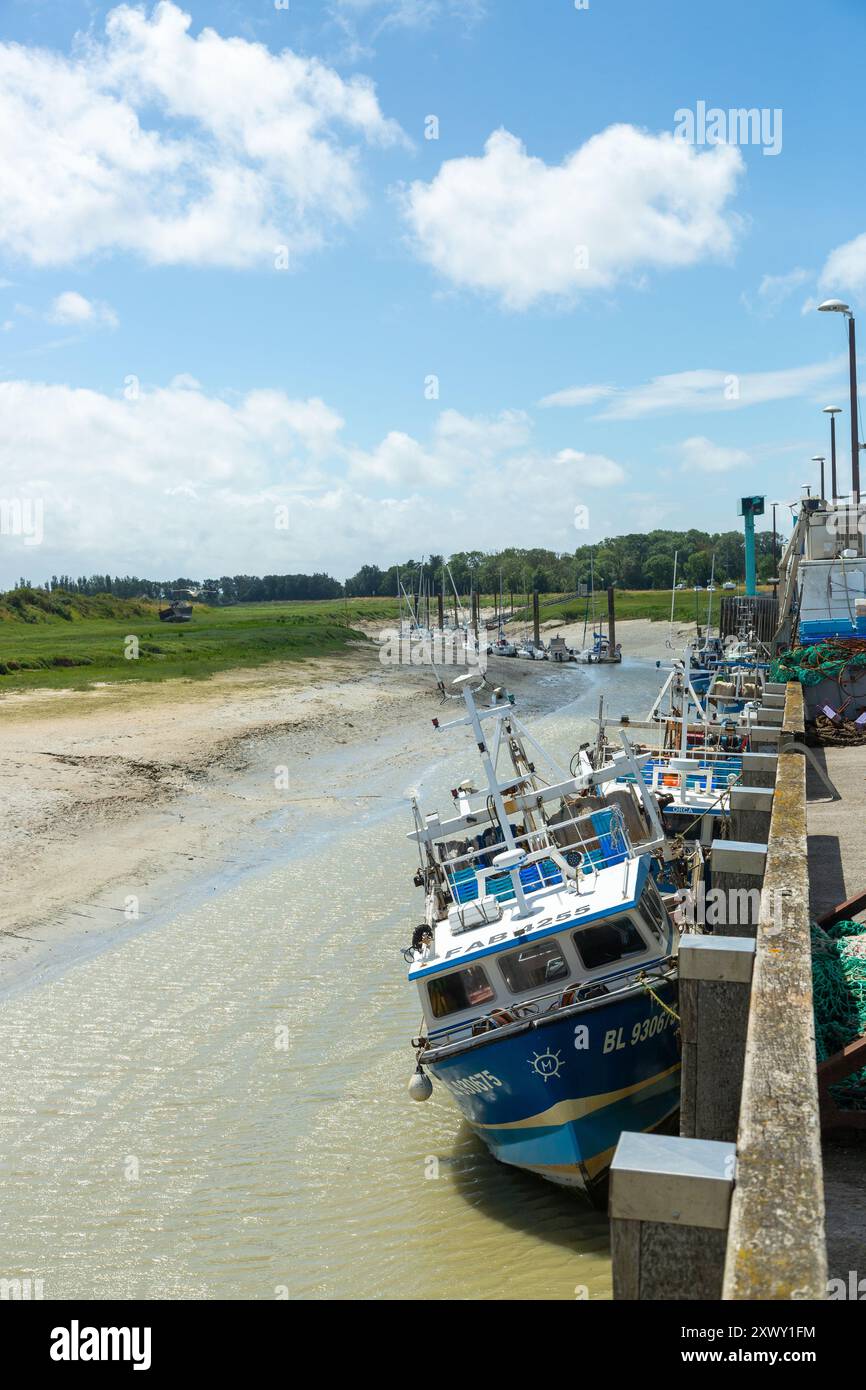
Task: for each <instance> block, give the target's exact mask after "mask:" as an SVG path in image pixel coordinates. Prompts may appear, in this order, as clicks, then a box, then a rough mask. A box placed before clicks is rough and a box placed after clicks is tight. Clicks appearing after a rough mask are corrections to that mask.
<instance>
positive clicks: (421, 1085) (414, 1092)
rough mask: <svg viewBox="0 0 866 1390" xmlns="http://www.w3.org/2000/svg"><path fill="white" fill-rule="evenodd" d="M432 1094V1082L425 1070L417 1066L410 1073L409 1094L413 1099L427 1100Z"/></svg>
mask: <svg viewBox="0 0 866 1390" xmlns="http://www.w3.org/2000/svg"><path fill="white" fill-rule="evenodd" d="M432 1094H433V1082H432V1081H431V1080H430V1078H429V1076H428V1075H427V1073H426V1072H425V1071H422V1070H421V1068H420V1067H419V1068H418V1070H417V1071H415V1072H413V1073H412V1076H411V1079H410V1081H409V1095H410V1096H411V1097H412V1099H413V1100H429V1099H430V1097H431V1095H432Z"/></svg>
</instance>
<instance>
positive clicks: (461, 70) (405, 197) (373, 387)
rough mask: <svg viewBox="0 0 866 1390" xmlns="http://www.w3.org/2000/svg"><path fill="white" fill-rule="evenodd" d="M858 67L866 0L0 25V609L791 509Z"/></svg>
mask: <svg viewBox="0 0 866 1390" xmlns="http://www.w3.org/2000/svg"><path fill="white" fill-rule="evenodd" d="M864 43H866V7H864V6H863V4H862V2H861V0H822V3H821V4H820V5H817V4H814V3H813V0H761V4H760V5H755V3H754V0H726V3H725V4H724V5H720V6H716V7H712V17H711V20H710V19H708V21H707V22H706V23H703V24H700V25H699V24H697V23H696V22H695V11H694V4H693V0H655V3H652V4H648V3H646V0H590V3H589V6H588V8H578V6H577V5H576V4H575V0H196V3H190V2H189V0H188V2H187V3H185V4H183V5H175V4H173V3H161V4H156V5H151V4H149V3H148V4H146V5H142V6H131V5H119V6H118V5H106V4H102V3H93V2H91V0H87V2H86V3H81V0H68V3H66V4H64V5H62V6H60V5H58V4H57V3H56V2H55V0H5V3H4V5H3V6H2V8H0V137H2V150H3V159H2V162H0V450H2V474H0V586H8V585H9V584H11V583H14V582H15V581H16V580H17V578H18V577H19V575H24V576H27V577H29V578H31V579H33V580H35V581H37V582H41V581H42V580H43V579H45V578H46V577H47V576H49V575H51V574H52V573H60V572H64V571H66V572H72V573H73V574H76V575H77V574H81V573H90V572H92V571H100V572H104V571H106V570H107V571H111V572H112V573H121V574H125V573H138V574H145V575H148V576H152V577H162V576H175V575H179V574H191V575H193V576H197V577H207V576H213V575H216V576H219V575H220V574H225V573H238V572H247V573H266V572H276V573H286V572H297V571H311V570H321V569H325V570H328V571H330V572H331V573H333V574H335V575H336V576H337V577H338V578H343V577H345V575H347V574H350V573H352V572H353V571H354V570H355V569H357V568H358V567H359V565H360V564H361V563H363V562H364V561H378V562H379V563H381V564H389V563H391V562H393V561H395V560H400V559H404V558H406V557H407V556H409V555H412V554H414V555H418V554H421V553H424V552H428V551H431V550H432V551H445V552H449V551H453V550H458V549H466V548H481V549H491V548H499V547H501V546H503V545H508V544H511V545H545V546H549V547H551V548H553V549H557V550H567V549H573V548H574V546H575V545H577V544H583V543H585V542H587V541H595V540H599V539H601V538H602V537H603V536H605V535H609V534H615V533H618V532H622V531H626V530H638V529H644V528H647V529H648V528H651V527H653V526H667V525H670V526H689V525H695V526H705V527H719V528H727V527H729V526H734V525H736V524H737V523H736V500H737V498H738V497H739V496H740V495H741V494H744V493H751V492H757V491H760V492H765V493H766V494H767V495H768V497H771V498H773V499H776V498H778V499H789V498H793V497H795V496H796V495H797V494H798V493H799V490H800V486H801V484H802V483H803V482H804V481H806V480H807V479H809V480H811V477H812V474H813V473H814V472H815V466H814V465H812V464H811V463H810V462H809V460H810V458H811V456H812V455H813V454H815V453H819V452H825V451H826V448H825V446H826V417H825V416H823V415H822V414H821V407H822V406H824V405H827V404H838V405H840V406H843V407H845V409H846V414H845V415H843V416H842V417H841V422H840V423H841V439H842V440H845V439H847V429H848V425H847V380H846V357H845V342H844V332H843V330H844V323H843V320H842V319H841V317H839V316H835V315H818V314H817V313H816V312H815V311H814V310H815V305H816V304H817V303H818V302H819V301H820V300H821V299H823V298H825V297H827V296H830V295H833V296H841V297H843V298H845V299H847V300H848V301H849V302H850V303H851V304H852V305H853V306H854V307H855V309H856V308H857V307H858V305H859V301H860V298H861V297H862V296H863V295H864V294H866V194H864V192H863V190H862V189H861V187H860V182H861V181H860V180H859V179H858V177H857V175H858V170H859V164H858V160H859V157H860V156H859V152H860V151H861V150H862V148H863V144H864V122H866V117H864V114H863V110H862V106H863V104H862V102H859V101H857V100H852V99H851V92H852V90H854V88H852V86H851V83H852V81H853V82H854V83H855V88H856V71H857V68H856V64H855V63H854V58H855V56H856V55H858V54H862V52H863V51H864ZM849 62H850V63H851V70H850V72H849V71H846V63H849ZM751 109H754V110H755V111H756V112H758V113H763V117H762V120H757V119H756V120H754V121H751V120H750V121H748V122H746V121H745V120H741V119H740V118H738V117H736V116H735V115H732V114H731V113H734V112H736V111H746V110H751ZM713 113H715V114H713ZM864 332H866V325H864ZM864 350H866V338H864ZM840 454H842V456H843V457H844V465H843V467H844V470H845V473H846V476H847V450H844V451H842V450H840ZM15 502H19V503H21V504H22V507H23V510H19V515H20V516H21V517H23V518H24V520H22V522H21V524H20V525H18V524H17V523H16V513H15V508H14V506H13V505H12V504H13V503H15ZM37 505H38V508H39V509H40V512H41V517H42V521H41V526H39V527H38V528H36V527H35V526H33V525H32V524H30V525H29V526H28V525H27V519H28V518H31V521H32V517H33V516H34V515H35V514H36V513H35V508H36V507H37ZM28 508H29V510H28ZM286 516H288V525H285V524H284V523H285V518H286ZM576 518H577V520H576ZM37 529H38V532H39V534H38V535H37ZM24 531H26V532H27V534H21V533H22V532H24ZM16 532H17V534H16Z"/></svg>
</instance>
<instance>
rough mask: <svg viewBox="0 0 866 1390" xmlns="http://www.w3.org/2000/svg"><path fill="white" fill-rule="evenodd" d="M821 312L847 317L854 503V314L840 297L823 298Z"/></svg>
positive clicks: (856, 455)
mask: <svg viewBox="0 0 866 1390" xmlns="http://www.w3.org/2000/svg"><path fill="white" fill-rule="evenodd" d="M818 310H819V312H820V313H822V314H844V315H845V316H846V318H847V319H848V379H849V390H850V394H851V491H852V493H853V495H854V505H855V507H856V506H857V504H858V502H859V501H860V441H859V440H858V438H857V347H856V344H855V341H854V315H853V314H852V313H851V309H850V306H849V305H847V304H845V303H843V301H842V300H841V299H825V300H824V303H823V304H819V305H818Z"/></svg>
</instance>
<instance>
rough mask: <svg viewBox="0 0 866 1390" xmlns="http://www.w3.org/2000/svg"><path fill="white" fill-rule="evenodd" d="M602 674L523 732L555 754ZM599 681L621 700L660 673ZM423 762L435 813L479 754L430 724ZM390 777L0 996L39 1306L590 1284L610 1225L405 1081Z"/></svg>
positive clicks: (637, 672) (571, 736)
mask: <svg viewBox="0 0 866 1390" xmlns="http://www.w3.org/2000/svg"><path fill="white" fill-rule="evenodd" d="M609 675H610V673H609V672H604V673H603V676H601V677H596V678H595V680H593V678H592V677H591V676H583V678H582V680H580V681H579V682H577V683H576V684H579V685H580V690H581V694H580V697H579V699H578V700H577V701H576V702H575V703H574V704H573V705H571V706H569V707H568V708H567V709H566V710H564V711H560V712H559V713H557V714H553V715H550V716H548V717H547V718H545V719H544V720H542V721H540V722H539V723H537V724H536V723H534V724H533V728H534V729H537V730H538V731H539V732H540V733H541V734H542V736H543V738H544V740H545V741H547V742H549V743H550V745H551V747H553V748H557V747H558V748H559V749H561V750H562V751H566V750H570V751H573V749H574V747H575V746H576V742H577V741H578V740H579V738H580V737H585V736H586V734H587V733H588V731H589V726H588V724H587V722H586V714H587V712H588V711H589V710H591V709H594V705H595V703H596V699H597V695H596V693H595V692H596V690H597V685H596V681H597V680H599V679H602V678H604V677H606V676H609ZM617 676H618V677H619V679H618V680H617V682H616V689H617V701H618V706H617V709H616V711H615V712H617V713H618V712H619V705H620V704H621V706H622V708H623V709H629V710H631V711H634V710H635V709H642V708H644V707H645V706H646V704H647V703H648V699H647V696H650V697H651V695H652V694H653V693H654V691H655V689H656V688H657V685H658V683H659V677H658V673H657V672H656V671H655V669H654V667H649V666H647V667H640V666H635V667H633V668H626V667H623V668H622V671H621V672H618V673H617ZM572 689H574V687H572ZM554 694H556V692H555V691H554ZM561 697H562V692H559V695H558V698H561ZM413 751H414V750H413ZM437 753H438V754H439V755H440V756H439V760H438V761H433V757H434V755H435V754H437ZM442 754H448V755H449V756H447V757H443V756H442ZM425 762H426V763H427V771H426V773H423V774H422V775H421V776H420V777H419V776H417V775H416V776H414V777H413V778H411V780H412V782H413V784H414V785H416V786H419V785H420V789H421V791H422V793H423V794H424V796H425V798H426V799H427V800H428V808H429V807H430V806H432V805H434V804H436V801H437V799H439V800H440V802H441V798H437V797H436V796H433V795H431V792H432V791H434V790H438V789H444V788H445V787H447V786H449V785H451V781H450V780H449V779H450V778H452V777H453V774H454V772H455V770H457V769H458V768H459V769H461V770H465V771H466V772H468V771H474V768H473V767H472V764H471V755H470V761H468V762H467V761H464V760H463V759H462V758H461V759H459V760H455V758H454V756H453V754H451V750H450V749H449V748H448V747H447V746H446V745H444V744H443V743H441V741H440V744H439V745H437V747H436V748H434V747H433V746H432V744H431V746H430V747H429V748H422V749H419V750H418V754H417V762H416V765H417V766H421V767H422V768H423V765H424V764H425ZM406 780H407V779H406V777H405V774H404V773H401V771H400V769H399V767H396V766H395V770H394V772H393V774H392V777H391V785H390V786H389V784H388V782H389V779H388V778H387V777H385V778H384V779H380V780H379V782H378V783H377V785H376V787H375V790H376V791H377V793H378V795H379V797H380V800H378V801H376V802H371V801H369V800H361V799H360V797H361V794H362V793H365V792H369V790H370V785H369V782H368V781H365V780H364V779H363V777H362V776H360V775H359V776H358V781H357V790H358V794H359V799H358V801H357V803H356V806H355V810H354V814H353V815H351V816H347V815H346V814H345V813H344V814H343V815H341V816H340V817H339V818H335V820H334V822H333V824H327V823H326V824H323V825H320V826H317V827H315V828H312V829H311V828H310V827H309V825H307V826H306V829H305V831H304V833H302V827H301V826H300V825H298V826H297V827H296V831H297V833H295V834H291V835H288V836H287V840H286V855H287V856H289V857H286V858H283V859H282V860H281V861H280V862H278V863H275V864H274V866H273V867H272V868H270V869H269V870H267V871H266V872H262V871H259V872H257V873H256V874H255V875H252V876H249V877H247V878H245V879H243V880H242V881H240V882H239V883H237V884H236V885H235V886H233V887H231V888H229V889H227V890H225V891H222V892H219V893H216V892H212V893H211V900H209V901H202V902H201V903H200V905H198V906H196V907H194V908H192V909H190V910H189V911H186V912H184V913H183V914H181V915H179V916H176V917H174V918H173V919H171V920H166V921H164V922H162V923H161V924H158V925H156V926H153V927H151V928H149V929H148V930H145V931H141V932H140V933H139V934H138V935H135V936H132V937H129V938H127V939H126V940H124V941H122V942H119V943H118V944H117V945H115V946H114V947H112V948H111V949H108V950H105V951H103V952H102V953H101V954H99V955H96V956H94V957H93V958H91V959H88V960H82V961H81V962H79V963H78V964H74V965H71V966H70V967H69V968H68V969H66V970H65V971H64V973H62V974H61V975H60V976H59V977H58V978H55V979H52V980H49V981H47V982H45V983H42V984H40V985H38V986H36V987H34V988H32V989H29V990H26V991H23V992H20V993H18V994H16V995H14V996H12V997H10V998H8V999H6V1000H5V1001H4V1002H3V1004H2V1007H0V1182H2V1192H3V1202H2V1216H0V1277H4V1278H16V1277H19V1278H26V1277H30V1278H31V1279H41V1280H43V1283H44V1295H45V1297H46V1298H244V1299H256V1298H264V1299H273V1298H275V1297H290V1298H311V1297H314V1298H315V1297H318V1298H335V1297H337V1298H402V1299H416V1298H422V1297H427V1298H456V1299H468V1298H529V1299H533V1298H539V1299H540V1298H559V1299H572V1298H575V1297H576V1296H586V1294H588V1295H589V1296H590V1297H595V1298H606V1297H609V1293H610V1276H609V1262H608V1249H607V1223H606V1220H605V1218H604V1217H603V1216H602V1215H600V1214H598V1213H596V1212H593V1211H591V1210H589V1209H588V1208H587V1207H586V1206H584V1205H583V1204H582V1203H581V1200H580V1199H579V1198H578V1197H576V1196H575V1195H574V1194H569V1193H567V1192H563V1191H560V1190H558V1189H556V1188H553V1187H551V1186H550V1185H549V1184H546V1183H544V1182H542V1181H541V1180H538V1179H535V1178H532V1177H529V1176H523V1175H521V1174H520V1173H517V1172H515V1171H514V1170H512V1169H508V1168H505V1167H503V1166H501V1165H499V1164H497V1163H496V1162H495V1161H494V1160H493V1159H491V1158H490V1157H489V1156H488V1154H487V1151H486V1150H485V1149H484V1148H483V1146H481V1145H480V1144H479V1143H478V1141H476V1140H475V1139H474V1137H473V1136H472V1135H471V1133H470V1132H469V1131H468V1129H467V1128H466V1127H465V1126H464V1125H463V1123H462V1121H461V1120H460V1117H459V1115H458V1113H457V1111H456V1110H455V1109H454V1107H453V1105H452V1104H451V1103H450V1101H449V1100H448V1099H447V1097H443V1096H441V1095H440V1094H439V1088H436V1091H435V1093H434V1098H433V1099H432V1100H431V1101H429V1102H428V1103H427V1104H426V1105H417V1104H413V1103H412V1102H411V1101H410V1100H409V1099H408V1096H407V1094H406V1084H407V1081H408V1078H409V1075H410V1072H411V1070H412V1053H411V1049H410V1048H409V1046H408V1040H409V1038H410V1037H411V1036H412V1034H413V1033H414V1032H416V1031H417V1026H418V1016H419V1011H418V1007H417V1005H416V1003H415V999H414V997H413V991H411V990H410V989H409V987H408V986H407V984H406V981H405V966H404V964H403V961H402V959H401V956H400V954H399V948H400V947H401V946H402V945H403V944H405V942H406V940H407V939H408V935H409V932H410V930H411V926H412V925H413V924H414V922H415V921H416V920H417V919H418V916H419V906H420V894H419V892H418V890H417V889H415V888H414V887H413V886H412V883H411V876H412V872H413V870H414V862H413V858H412V850H411V846H410V845H409V844H408V842H407V841H406V840H405V838H404V835H405V831H406V830H407V829H408V828H409V818H408V815H407V808H406V805H405V802H404V801H403V799H402V793H403V792H404V790H405V783H406ZM371 808H372V809H371ZM584 1290H585V1293H584Z"/></svg>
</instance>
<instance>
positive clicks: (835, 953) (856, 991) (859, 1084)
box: [812, 922, 866, 1110]
mask: <svg viewBox="0 0 866 1390" xmlns="http://www.w3.org/2000/svg"><path fill="white" fill-rule="evenodd" d="M812 995H813V1004H814V1009H815V1051H816V1053H817V1056H818V1061H819V1062H824V1061H826V1059H827V1058H828V1057H832V1056H833V1055H834V1053H836V1052H841V1051H842V1048H843V1047H847V1045H848V1043H851V1042H854V1040H855V1039H856V1038H859V1037H861V1036H862V1034H863V1033H866V922H837V923H836V925H835V926H832V927H819V926H816V925H814V924H813V926H812ZM830 1094H831V1095H832V1097H833V1099H834V1100H835V1102H836V1104H837V1105H839V1106H841V1107H842V1108H843V1109H847V1110H864V1109H866V1067H864V1068H863V1069H862V1070H861V1071H858V1072H854V1073H853V1074H852V1075H851V1076H846V1077H845V1079H844V1080H843V1081H840V1082H839V1083H838V1084H837V1085H835V1086H831V1087H830Z"/></svg>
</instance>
